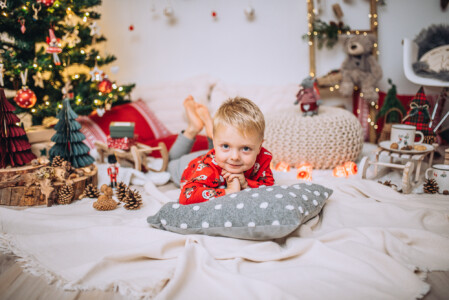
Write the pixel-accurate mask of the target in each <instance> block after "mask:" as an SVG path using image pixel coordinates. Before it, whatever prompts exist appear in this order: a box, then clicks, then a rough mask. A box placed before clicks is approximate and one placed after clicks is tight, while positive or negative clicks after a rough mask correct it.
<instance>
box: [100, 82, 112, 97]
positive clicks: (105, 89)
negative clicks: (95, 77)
mask: <svg viewBox="0 0 449 300" xmlns="http://www.w3.org/2000/svg"><path fill="white" fill-rule="evenodd" d="M98 90H99V91H100V92H102V93H103V94H108V93H110V92H112V82H111V81H110V80H109V79H107V78H104V79H103V80H102V81H101V82H100V83H99V84H98Z"/></svg>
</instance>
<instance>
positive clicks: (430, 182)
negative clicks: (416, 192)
mask: <svg viewBox="0 0 449 300" xmlns="http://www.w3.org/2000/svg"><path fill="white" fill-rule="evenodd" d="M423 190H424V193H426V194H436V193H437V192H438V190H439V187H438V183H437V181H436V180H435V179H433V178H430V179H426V181H425V182H424V187H423Z"/></svg>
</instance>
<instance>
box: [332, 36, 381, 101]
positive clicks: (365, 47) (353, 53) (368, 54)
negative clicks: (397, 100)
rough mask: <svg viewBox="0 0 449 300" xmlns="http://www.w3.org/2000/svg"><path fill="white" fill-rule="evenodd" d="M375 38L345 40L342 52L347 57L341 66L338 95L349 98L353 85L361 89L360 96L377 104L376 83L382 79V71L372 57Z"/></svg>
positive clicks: (356, 37) (358, 37)
mask: <svg viewBox="0 0 449 300" xmlns="http://www.w3.org/2000/svg"><path fill="white" fill-rule="evenodd" d="M375 42H376V38H375V37H374V35H371V34H368V35H355V36H352V37H348V38H346V40H345V41H344V45H343V47H344V51H345V53H346V54H347V55H348V56H347V58H346V59H345V61H344V62H343V64H342V66H341V73H342V79H341V83H340V93H341V94H342V95H343V96H350V95H352V93H353V90H354V85H357V86H358V87H359V88H360V89H361V94H360V96H361V97H362V98H363V99H365V100H367V101H369V102H372V101H374V102H377V100H378V99H379V94H378V93H377V92H376V86H377V82H378V81H379V80H380V78H382V69H381V67H380V65H379V63H378V62H377V60H376V58H375V57H374V56H373V55H372V51H373V47H374V43H375Z"/></svg>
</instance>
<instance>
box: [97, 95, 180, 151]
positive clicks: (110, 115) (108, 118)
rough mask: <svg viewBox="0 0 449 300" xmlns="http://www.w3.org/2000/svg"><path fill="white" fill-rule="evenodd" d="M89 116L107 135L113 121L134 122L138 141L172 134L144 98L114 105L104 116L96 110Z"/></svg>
mask: <svg viewBox="0 0 449 300" xmlns="http://www.w3.org/2000/svg"><path fill="white" fill-rule="evenodd" d="M89 118H90V119H91V120H92V121H94V122H95V123H96V124H97V125H98V126H99V127H100V128H101V130H103V132H104V133H105V134H106V135H109V124H110V123H111V122H134V123H135V127H134V134H135V135H137V141H138V142H139V143H142V144H146V143H147V142H148V141H152V140H155V139H160V138H163V137H166V136H168V135H170V134H172V133H171V132H170V131H169V130H168V129H167V128H166V127H165V126H164V124H162V122H161V121H160V120H159V119H158V118H157V117H156V115H155V114H154V113H153V112H152V111H151V110H150V109H149V108H148V106H147V105H146V104H145V102H143V101H142V100H139V101H136V102H131V103H126V104H123V105H118V106H114V107H113V108H112V109H111V110H109V111H107V112H106V113H105V114H104V115H103V116H102V117H100V116H99V115H98V114H97V113H96V112H94V113H92V114H91V115H90V116H89Z"/></svg>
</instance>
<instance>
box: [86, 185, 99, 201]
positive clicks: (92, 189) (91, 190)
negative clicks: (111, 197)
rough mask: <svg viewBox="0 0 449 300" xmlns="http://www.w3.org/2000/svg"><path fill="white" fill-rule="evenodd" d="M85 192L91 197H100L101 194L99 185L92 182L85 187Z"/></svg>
mask: <svg viewBox="0 0 449 300" xmlns="http://www.w3.org/2000/svg"><path fill="white" fill-rule="evenodd" d="M84 194H85V195H86V197H89V198H98V197H99V196H100V192H99V191H98V189H97V187H96V186H94V185H93V184H92V183H91V184H89V185H87V186H86V188H85V189H84Z"/></svg>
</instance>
